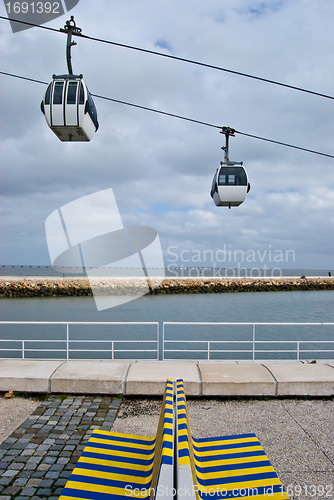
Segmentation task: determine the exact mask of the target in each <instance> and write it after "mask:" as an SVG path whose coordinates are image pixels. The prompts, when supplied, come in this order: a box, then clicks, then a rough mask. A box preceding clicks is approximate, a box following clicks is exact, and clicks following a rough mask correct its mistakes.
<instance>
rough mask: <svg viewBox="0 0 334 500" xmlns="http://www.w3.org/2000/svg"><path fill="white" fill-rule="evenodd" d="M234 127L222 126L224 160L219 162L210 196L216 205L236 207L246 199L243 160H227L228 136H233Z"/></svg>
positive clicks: (247, 184)
mask: <svg viewBox="0 0 334 500" xmlns="http://www.w3.org/2000/svg"><path fill="white" fill-rule="evenodd" d="M234 132H235V130H234V129H230V128H229V127H224V128H223V131H222V133H224V134H225V136H226V146H225V147H223V148H222V149H223V150H224V151H225V160H224V161H222V162H220V166H219V167H218V169H217V171H216V173H215V175H214V177H213V181H212V187H211V192H210V195H211V198H213V201H214V202H215V204H216V205H217V207H229V208H231V207H238V206H239V205H241V203H243V202H244V201H245V199H246V196H247V193H248V192H249V190H250V184H249V182H248V176H247V172H246V170H245V167H244V166H243V162H234V161H229V158H228V137H229V136H230V135H232V136H233V137H234Z"/></svg>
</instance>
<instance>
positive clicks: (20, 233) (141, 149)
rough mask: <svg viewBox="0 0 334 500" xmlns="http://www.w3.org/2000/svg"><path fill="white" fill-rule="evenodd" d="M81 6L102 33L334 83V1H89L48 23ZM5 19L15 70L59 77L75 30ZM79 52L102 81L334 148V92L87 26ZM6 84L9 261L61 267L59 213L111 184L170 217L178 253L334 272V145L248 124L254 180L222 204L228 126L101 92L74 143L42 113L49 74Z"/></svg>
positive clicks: (166, 223)
mask: <svg viewBox="0 0 334 500" xmlns="http://www.w3.org/2000/svg"><path fill="white" fill-rule="evenodd" d="M0 15H2V16H6V10H5V7H4V3H1V5H0ZM70 15H74V16H75V20H76V22H77V24H78V26H80V27H81V28H82V30H83V33H84V34H86V35H89V36H92V37H98V38H103V39H107V40H112V41H115V42H120V43H124V44H129V45H133V46H137V47H142V48H145V49H149V50H156V51H160V52H163V53H166V54H172V55H175V56H178V57H183V58H188V59H192V60H196V61H201V62H205V63H208V64H212V65H216V66H221V67H224V68H228V69H231V70H235V71H240V72H244V73H250V74H252V75H257V76H261V77H264V78H268V79H272V80H277V81H279V82H284V83H287V84H290V85H294V86H298V87H302V88H306V89H310V90H314V91H317V92H321V93H324V94H328V95H333V93H334V92H333V81H334V64H333V62H334V61H333V58H334V55H333V54H334V53H333V29H332V28H333V18H334V3H333V1H332V0H322V1H321V2H314V0H281V1H276V0H268V1H257V0H205V1H204V0H169V1H168V2H161V1H158V2H157V1H156V0H95V1H94V2H93V1H92V0H80V1H79V3H78V4H77V5H76V6H75V7H74V8H73V10H71V11H70V13H66V14H65V15H63V16H61V17H58V18H57V19H54V20H53V21H50V22H48V23H47V24H46V25H47V26H51V27H53V28H57V29H58V28H60V27H62V26H63V25H64V24H65V22H66V20H67V19H68V18H69V16H70ZM0 29H1V36H0V44H1V71H4V72H8V73H13V74H16V75H21V76H24V77H28V78H33V79H38V80H42V81H45V82H48V81H51V79H52V75H53V74H54V73H57V74H61V73H65V72H66V71H67V67H66V59H65V43H66V37H65V35H63V34H60V33H55V32H50V31H45V30H42V29H39V28H33V29H28V30H24V31H21V32H17V33H12V31H11V27H10V24H9V22H8V21H5V20H0ZM72 62H73V69H74V72H75V73H83V74H84V79H85V82H86V83H87V85H88V87H89V89H90V91H91V92H92V93H94V94H98V95H102V96H107V97H111V98H114V99H119V100H122V101H127V102H131V103H136V104H139V105H142V106H147V107H151V108H155V109H160V110H163V111H166V112H169V113H175V114H178V115H182V116H185V117H190V118H193V119H196V120H201V121H205V122H209V123H211V124H215V125H220V126H230V127H233V128H235V129H236V130H238V131H241V132H245V133H248V134H254V135H258V136H261V137H265V138H270V139H274V140H277V141H282V142H287V143H290V144H294V145H297V146H300V147H305V148H310V149H314V150H317V151H321V152H324V153H328V154H331V155H333V154H334V147H333V132H334V127H333V110H334V102H333V100H330V99H326V98H323V97H319V96H315V95H310V94H306V93H302V92H298V91H296V90H292V89H287V88H283V87H279V86H276V85H271V84H269V83H265V82H259V81H255V80H251V79H248V78H245V77H242V76H237V75H233V74H229V73H225V72H222V71H217V70H213V69H208V68H204V67H199V66H195V65H191V64H187V63H184V62H180V61H175V60H170V59H167V58H162V57H158V56H155V55H150V54H146V53H142V52H137V51H134V50H129V49H126V48H121V47H116V46H112V45H106V44H102V43H98V42H95V41H90V40H84V39H77V46H76V47H74V48H73V51H72ZM0 82H1V115H0V119H1V160H0V161H1V183H0V185H1V208H0V210H1V249H0V264H2V265H4V264H7V265H8V264H12V265H29V264H30V265H50V257H49V253H48V248H47V243H46V237H45V220H46V218H47V217H48V216H49V215H50V214H51V213H52V212H53V211H55V210H56V209H58V208H59V207H61V206H62V205H64V204H66V203H69V202H71V201H73V200H76V199H77V198H80V197H82V196H85V195H89V194H91V193H94V192H97V191H100V190H102V189H107V188H112V189H113V191H114V195H115V197H116V201H117V205H118V208H119V211H120V213H121V216H122V219H123V222H124V224H125V225H147V226H150V227H153V228H155V229H156V230H157V231H158V234H159V236H160V240H161V244H162V248H163V251H164V259H165V265H166V266H168V265H171V264H175V263H176V262H177V263H179V264H182V263H183V264H184V265H190V266H191V265H199V266H205V265H207V266H210V267H211V266H212V265H214V264H220V265H222V264H221V260H222V259H221V257H222V251H224V249H225V250H231V251H232V252H234V251H239V252H238V258H237V259H236V260H235V259H233V257H232V261H233V260H234V262H232V263H233V265H234V266H236V265H237V264H238V263H239V264H240V265H241V266H245V267H262V266H263V264H264V263H265V264H266V265H268V266H269V267H281V268H283V269H284V268H309V269H325V270H330V269H331V270H333V268H334V258H333V246H334V238H333V234H334V231H333V223H334V211H333V210H334V159H331V158H326V157H323V156H318V155H315V154H311V153H307V152H302V151H298V150H294V149H290V148H286V147H283V146H279V145H274V144H270V143H267V142H263V141H260V140H256V139H252V138H248V137H245V136H242V135H237V136H236V137H235V138H232V139H231V140H230V159H232V160H235V161H243V162H244V165H245V167H246V169H247V172H248V176H249V180H250V182H251V191H250V193H249V195H248V196H247V199H246V201H245V202H244V203H243V204H242V205H241V206H239V207H237V208H234V209H233V208H232V209H231V210H229V209H228V208H223V207H222V208H218V207H216V206H215V205H214V203H213V201H212V199H211V197H210V194H209V193H210V188H211V182H212V177H213V175H214V173H215V171H216V168H217V167H218V165H219V162H220V161H221V160H222V159H223V152H222V151H221V149H220V148H221V146H223V145H224V136H223V135H221V134H220V133H219V129H215V128H210V127H206V126H203V125H198V124H194V123H189V122H185V121H181V120H178V119H176V118H171V117H167V116H162V115H158V114H154V113H151V112H148V111H144V110H139V109H135V108H132V107H129V106H125V105H121V104H116V103H112V102H108V101H104V100H101V99H95V103H96V106H97V110H98V117H99V122H100V130H99V131H98V132H97V134H96V135H95V136H94V138H93V139H92V141H91V142H89V143H72V144H69V143H62V142H60V141H59V140H58V139H57V137H56V136H55V135H54V134H53V133H52V132H51V130H50V129H49V128H48V127H47V125H46V122H45V119H44V117H43V115H42V113H41V112H40V108H39V106H40V101H41V99H42V97H43V94H44V92H45V86H43V85H41V84H37V83H33V82H28V81H24V80H19V79H15V78H11V77H8V76H5V75H0ZM182 252H183V253H182ZM243 252H244V253H243ZM247 252H248V253H247ZM251 254H252V255H255V257H254V258H253V259H252V262H242V255H244V256H246V255H248V256H249V255H251ZM232 256H233V254H232Z"/></svg>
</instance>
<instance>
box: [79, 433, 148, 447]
mask: <svg viewBox="0 0 334 500" xmlns="http://www.w3.org/2000/svg"><path fill="white" fill-rule="evenodd" d="M92 438H95V439H105V440H106V441H118V442H123V443H133V444H142V445H144V446H147V445H148V446H151V445H152V444H154V443H155V440H156V438H155V437H153V438H147V439H136V438H134V437H132V436H131V434H129V437H124V436H123V437H122V436H115V434H113V433H112V432H111V433H110V434H109V435H108V434H100V433H99V432H94V433H93V434H92V435H91V436H90V438H89V440H90V439H92Z"/></svg>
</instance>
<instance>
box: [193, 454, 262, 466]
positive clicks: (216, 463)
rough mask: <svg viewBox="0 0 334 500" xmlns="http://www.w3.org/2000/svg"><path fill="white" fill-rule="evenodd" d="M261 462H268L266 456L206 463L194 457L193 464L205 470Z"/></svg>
mask: <svg viewBox="0 0 334 500" xmlns="http://www.w3.org/2000/svg"><path fill="white" fill-rule="evenodd" d="M262 460H268V457H267V455H260V456H254V457H240V458H227V459H225V460H209V461H208V462H199V461H198V460H197V459H196V457H195V464H196V465H197V466H198V467H202V468H203V469H205V468H206V467H219V466H220V465H230V464H242V463H250V462H261V461H262Z"/></svg>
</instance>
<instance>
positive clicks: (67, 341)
mask: <svg viewBox="0 0 334 500" xmlns="http://www.w3.org/2000/svg"><path fill="white" fill-rule="evenodd" d="M0 325H39V326H42V325H45V326H50V325H52V326H53V325H63V326H66V338H64V339H52V340H47V339H46V340H45V339H25V340H22V339H19V340H18V339H0V342H7V343H8V342H10V343H12V342H18V343H19V344H21V346H20V347H18V348H4V349H2V348H0V352H21V358H22V359H27V356H26V354H27V353H29V352H35V353H37V352H39V353H40V352H43V353H44V352H45V353H51V352H57V353H59V352H63V353H66V354H65V355H64V357H63V358H55V357H53V358H51V359H66V360H69V359H71V356H70V355H71V353H80V352H86V353H87V352H91V353H98V352H100V353H102V352H103V353H109V354H110V358H108V359H115V354H116V353H120V352H123V353H129V354H130V353H131V352H136V353H154V357H153V358H151V359H159V323H158V322H139V321H131V322H128V321H112V322H110V321H108V322H105V321H104V322H87V321H85V322H83V321H67V322H66V321H0ZM74 325H80V326H86V325H94V326H108V325H109V326H111V325H112V326H115V325H126V326H135V325H136V326H138V325H140V326H142V325H146V326H155V327H156V333H155V335H154V338H153V337H152V339H149V340H142V339H140V338H136V337H134V338H133V339H131V340H123V339H113V340H111V339H107V340H103V339H98V340H87V339H77V338H76V339H71V338H70V326H74ZM33 342H34V343H47V344H50V343H53V344H55V343H57V344H64V347H63V348H57V349H56V348H53V349H46V348H44V347H43V348H39V349H37V348H29V347H28V346H29V344H30V345H31V343H33ZM87 343H88V344H92V348H91V349H80V348H78V349H75V348H72V344H74V345H75V344H87ZM134 343H135V344H139V345H141V344H147V343H150V344H152V343H153V344H155V349H143V348H136V349H131V346H129V348H127V349H119V348H117V344H134ZM94 344H107V345H108V347H109V348H108V349H94V348H93V346H94ZM0 347H1V344H0ZM0 357H2V358H4V357H3V356H2V355H1V356H0ZM7 359H8V358H7ZM9 359H13V358H9ZM28 359H43V358H33V357H30V356H28ZM44 359H45V358H44ZM48 359H50V358H48ZM72 359H73V358H72ZM75 359H87V357H86V358H75ZM118 359H131V357H130V358H128V357H126V358H118Z"/></svg>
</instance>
